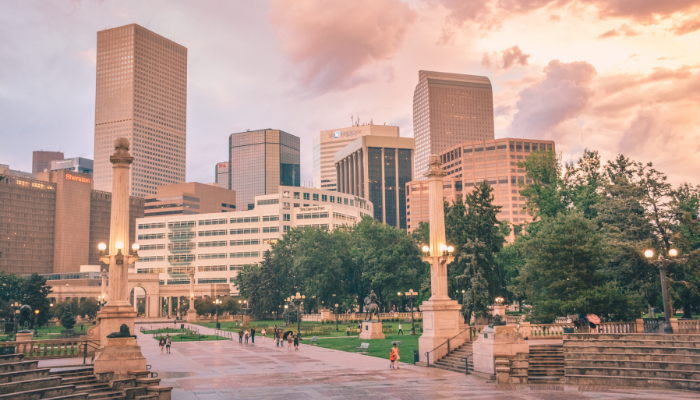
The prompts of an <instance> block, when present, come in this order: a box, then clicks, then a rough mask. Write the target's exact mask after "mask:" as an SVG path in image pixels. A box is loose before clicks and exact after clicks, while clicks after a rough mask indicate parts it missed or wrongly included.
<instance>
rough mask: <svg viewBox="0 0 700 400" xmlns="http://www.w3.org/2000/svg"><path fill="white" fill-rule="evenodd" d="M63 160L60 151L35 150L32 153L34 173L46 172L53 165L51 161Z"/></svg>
mask: <svg viewBox="0 0 700 400" xmlns="http://www.w3.org/2000/svg"><path fill="white" fill-rule="evenodd" d="M55 160H63V153H61V152H60V151H43V150H42V151H35V152H33V153H32V173H33V174H36V173H37V172H44V171H45V170H47V169H49V168H50V167H51V161H55Z"/></svg>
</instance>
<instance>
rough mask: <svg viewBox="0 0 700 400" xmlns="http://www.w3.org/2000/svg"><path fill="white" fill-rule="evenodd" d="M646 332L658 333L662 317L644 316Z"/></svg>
mask: <svg viewBox="0 0 700 400" xmlns="http://www.w3.org/2000/svg"><path fill="white" fill-rule="evenodd" d="M643 320H644V333H657V332H659V328H660V327H661V321H662V319H661V318H644V319H643Z"/></svg>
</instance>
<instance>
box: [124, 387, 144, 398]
mask: <svg viewBox="0 0 700 400" xmlns="http://www.w3.org/2000/svg"><path fill="white" fill-rule="evenodd" d="M146 395H148V389H147V388H145V387H141V386H137V387H132V388H126V389H124V397H125V398H127V399H135V398H136V397H138V396H146Z"/></svg>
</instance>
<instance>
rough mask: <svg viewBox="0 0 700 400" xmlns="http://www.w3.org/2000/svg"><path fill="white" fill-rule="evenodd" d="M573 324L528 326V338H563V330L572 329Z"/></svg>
mask: <svg viewBox="0 0 700 400" xmlns="http://www.w3.org/2000/svg"><path fill="white" fill-rule="evenodd" d="M573 327H574V324H570V323H569V324H530V335H529V337H530V338H551V337H563V335H564V328H573Z"/></svg>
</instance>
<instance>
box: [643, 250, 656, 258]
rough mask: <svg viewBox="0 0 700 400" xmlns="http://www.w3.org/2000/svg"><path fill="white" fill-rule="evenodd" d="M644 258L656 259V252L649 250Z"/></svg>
mask: <svg viewBox="0 0 700 400" xmlns="http://www.w3.org/2000/svg"><path fill="white" fill-rule="evenodd" d="M644 257H646V258H652V257H654V250H647V251H645V252H644Z"/></svg>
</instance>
